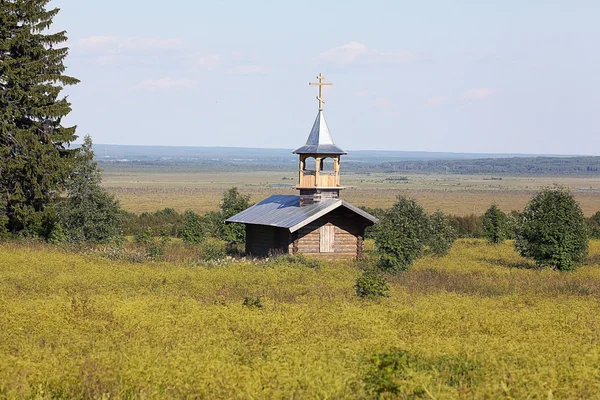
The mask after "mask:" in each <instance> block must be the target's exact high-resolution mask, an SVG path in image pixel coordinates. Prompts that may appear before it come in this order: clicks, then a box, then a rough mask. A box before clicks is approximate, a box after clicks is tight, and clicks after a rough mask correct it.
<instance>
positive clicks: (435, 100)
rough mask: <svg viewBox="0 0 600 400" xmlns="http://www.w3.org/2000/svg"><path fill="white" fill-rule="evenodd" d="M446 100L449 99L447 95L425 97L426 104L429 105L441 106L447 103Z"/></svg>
mask: <svg viewBox="0 0 600 400" xmlns="http://www.w3.org/2000/svg"><path fill="white" fill-rule="evenodd" d="M448 101H450V99H449V98H448V96H432V97H430V98H428V99H427V104H429V105H430V106H441V105H443V104H448Z"/></svg>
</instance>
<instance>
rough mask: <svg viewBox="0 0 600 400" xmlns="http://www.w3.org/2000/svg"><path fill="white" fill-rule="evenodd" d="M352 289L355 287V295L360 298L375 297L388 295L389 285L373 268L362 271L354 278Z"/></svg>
mask: <svg viewBox="0 0 600 400" xmlns="http://www.w3.org/2000/svg"><path fill="white" fill-rule="evenodd" d="M354 289H356V295H357V296H358V297H360V298H362V299H377V298H380V297H388V296H389V295H390V287H389V285H388V283H387V281H386V280H385V277H384V276H383V274H382V273H381V272H379V271H377V270H374V269H369V270H367V271H364V272H363V273H362V274H361V275H360V276H359V277H358V278H356V283H355V284H354Z"/></svg>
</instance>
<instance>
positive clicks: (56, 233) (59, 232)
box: [48, 222, 67, 244]
mask: <svg viewBox="0 0 600 400" xmlns="http://www.w3.org/2000/svg"><path fill="white" fill-rule="evenodd" d="M48 242H50V243H52V244H63V243H66V242H67V235H66V234H65V231H64V230H63V228H62V225H61V224H60V222H57V223H56V224H54V226H53V227H52V230H51V231H50V234H49V235H48Z"/></svg>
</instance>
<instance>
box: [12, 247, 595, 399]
mask: <svg viewBox="0 0 600 400" xmlns="http://www.w3.org/2000/svg"><path fill="white" fill-rule="evenodd" d="M590 250H591V251H590V264H591V265H589V266H585V267H581V268H579V269H577V270H576V271H575V272H573V273H559V272H556V271H552V270H538V269H535V268H534V265H533V264H531V263H530V262H528V261H525V260H523V259H521V258H520V257H519V256H518V255H517V254H516V253H515V252H514V251H513V250H512V247H511V245H510V244H504V245H499V246H492V245H488V244H486V243H484V242H482V241H478V240H460V241H458V242H457V243H456V244H455V246H454V248H453V249H452V251H451V253H450V254H449V255H448V256H446V257H444V258H431V257H425V258H422V259H419V260H418V261H417V263H416V265H415V266H414V267H413V268H412V269H411V270H410V271H409V272H407V273H404V274H402V275H399V276H396V277H392V278H390V282H391V297H389V298H386V299H384V300H381V301H363V300H360V299H358V298H357V297H356V296H355V295H354V289H353V284H354V281H355V278H356V277H357V275H358V274H359V270H358V269H357V268H356V267H355V266H353V265H351V264H349V263H343V262H332V263H325V264H323V265H322V266H321V267H319V268H309V267H307V266H303V265H298V264H294V263H291V262H289V261H282V260H280V261H270V262H258V263H252V262H249V261H235V262H234V261H229V262H226V263H224V264H219V265H206V266H202V265H201V266H191V265H190V264H189V263H138V264H131V263H127V262H123V261H111V260H107V259H105V258H102V257H100V256H99V255H98V254H96V253H93V254H73V253H68V252H65V251H60V250H56V249H52V248H48V247H45V246H42V245H34V244H32V245H23V244H14V243H5V244H0V326H1V327H2V329H0V397H7V398H109V397H110V398H207V399H214V398H299V399H300V398H303V399H304V398H323V399H325V398H339V399H341V398H344V399H352V398H366V397H369V396H371V395H372V394H373V393H372V392H370V390H373V388H374V387H375V386H376V385H377V382H381V381H386V379H388V380H389V379H391V380H392V381H394V382H396V383H398V384H399V385H400V387H401V393H400V398H410V397H411V396H413V397H418V398H435V399H446V398H494V399H495V398H534V399H536V398H537V399H541V398H543V399H548V398H598V393H599V390H600V350H599V346H598V343H599V341H600V321H599V319H598V315H600V302H599V301H598V300H599V298H600V266H599V265H598V260H599V259H600V242H592V244H591V249H590ZM248 296H259V297H260V298H261V299H262V300H261V301H262V304H263V308H262V309H260V308H249V307H245V306H243V304H242V303H243V301H244V298H245V297H248ZM393 349H397V353H398V354H401V355H402V357H404V358H402V360H404V361H402V363H400V364H401V365H400V369H399V372H397V373H396V374H395V375H393V376H391V378H390V376H387V375H385V374H383V375H378V374H381V371H379V372H377V371H376V370H374V369H373V363H372V362H371V361H370V360H371V359H372V357H373V354H376V353H382V352H389V351H392V350H393ZM384 372H385V371H384ZM374 385H375V386H374Z"/></svg>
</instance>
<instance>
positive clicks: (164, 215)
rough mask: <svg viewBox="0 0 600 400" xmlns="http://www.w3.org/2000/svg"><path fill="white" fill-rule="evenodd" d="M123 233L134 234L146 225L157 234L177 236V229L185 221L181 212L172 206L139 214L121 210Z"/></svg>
mask: <svg viewBox="0 0 600 400" xmlns="http://www.w3.org/2000/svg"><path fill="white" fill-rule="evenodd" d="M121 218H122V220H123V233H124V234H125V235H136V234H137V233H140V232H141V231H143V230H144V229H146V228H147V227H150V228H152V230H153V231H154V232H156V233H157V234H159V235H169V236H173V237H177V236H179V231H180V230H181V227H182V226H183V224H184V222H185V218H184V215H183V214H180V213H178V212H177V211H175V210H174V209H172V208H165V209H163V210H158V211H155V212H143V213H141V214H140V215H137V214H134V213H131V212H127V211H122V217H121Z"/></svg>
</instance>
